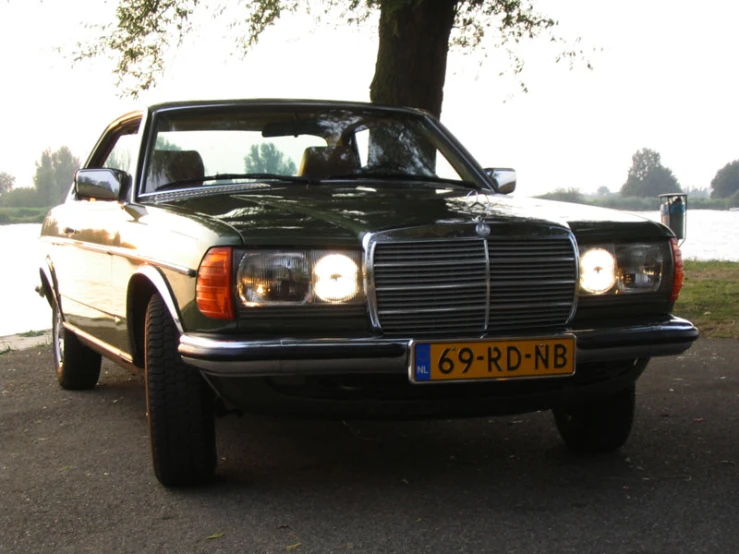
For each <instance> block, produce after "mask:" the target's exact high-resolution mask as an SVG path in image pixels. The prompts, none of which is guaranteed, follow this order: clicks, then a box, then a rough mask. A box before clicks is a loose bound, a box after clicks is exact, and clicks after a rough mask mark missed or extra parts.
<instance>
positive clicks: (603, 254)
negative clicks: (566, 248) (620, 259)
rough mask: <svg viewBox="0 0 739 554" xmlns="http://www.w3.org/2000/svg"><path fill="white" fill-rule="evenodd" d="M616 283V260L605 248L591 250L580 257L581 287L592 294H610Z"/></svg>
mask: <svg viewBox="0 0 739 554" xmlns="http://www.w3.org/2000/svg"><path fill="white" fill-rule="evenodd" d="M615 283H616V260H615V259H614V257H613V254H611V253H610V252H608V251H607V250H605V249H603V248H591V249H590V250H586V251H585V252H584V253H583V254H582V255H581V256H580V287H581V288H582V289H583V290H584V291H585V292H589V293H592V294H602V293H604V292H608V291H609V290H611V288H613V285H614V284H615Z"/></svg>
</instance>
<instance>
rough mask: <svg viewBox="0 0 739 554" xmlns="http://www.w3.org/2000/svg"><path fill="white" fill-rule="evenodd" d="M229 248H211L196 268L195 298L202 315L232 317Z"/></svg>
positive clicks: (229, 318) (221, 317) (222, 317)
mask: <svg viewBox="0 0 739 554" xmlns="http://www.w3.org/2000/svg"><path fill="white" fill-rule="evenodd" d="M232 267H233V266H232V264H231V248H227V247H220V246H219V247H216V248H211V249H210V250H208V252H207V253H206V254H205V257H204V258H203V261H202V262H201V263H200V268H199V269H198V277H197V282H196V285H195V299H196V303H197V306H198V309H199V310H200V312H201V313H202V314H203V315H206V316H208V317H212V318H213V319H227V320H232V319H233V318H234V308H233V300H232V295H231V285H232V284H231V273H232Z"/></svg>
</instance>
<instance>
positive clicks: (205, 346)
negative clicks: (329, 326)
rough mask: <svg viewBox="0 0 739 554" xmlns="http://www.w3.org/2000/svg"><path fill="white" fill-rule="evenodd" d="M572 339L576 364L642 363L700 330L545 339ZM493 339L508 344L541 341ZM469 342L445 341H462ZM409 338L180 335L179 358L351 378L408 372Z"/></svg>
mask: <svg viewBox="0 0 739 554" xmlns="http://www.w3.org/2000/svg"><path fill="white" fill-rule="evenodd" d="M565 335H575V337H576V345H577V353H576V364H583V363H593V362H596V363H597V362H607V361H613V360H625V361H626V360H635V359H640V358H641V359H646V358H652V357H655V356H670V355H674V354H679V353H681V352H684V351H685V350H687V349H688V348H690V345H691V344H692V343H693V341H694V340H695V339H697V338H698V329H697V328H696V327H695V326H693V324H692V323H690V322H689V321H685V320H683V319H679V318H675V317H673V318H669V319H666V320H663V321H655V322H654V323H651V324H638V325H632V326H625V327H618V328H604V329H583V330H572V329H566V330H562V331H561V332H555V333H552V334H551V335H546V336H548V337H557V336H565ZM541 336H545V335H542V333H541V332H538V333H536V334H532V335H529V336H526V335H524V334H518V335H510V336H509V335H495V336H489V337H483V338H489V339H490V340H506V339H511V340H512V339H516V338H531V337H541ZM469 338H470V337H447V340H450V341H453V340H455V339H458V340H460V341H463V340H466V339H469ZM412 340H413V339H411V338H398V339H380V338H371V337H368V338H347V339H336V338H334V339H275V340H239V339H226V338H222V337H221V338H216V337H209V336H208V337H206V336H203V335H188V334H184V335H182V336H181V337H180V346H179V352H180V354H181V356H182V359H183V360H184V361H185V362H187V363H188V364H190V365H192V366H195V367H197V368H199V369H200V370H202V371H203V373H204V374H206V375H214V376H228V377H269V376H288V375H341V374H355V373H371V374H388V373H390V374H404V375H407V373H408V364H409V356H410V345H411V341H412Z"/></svg>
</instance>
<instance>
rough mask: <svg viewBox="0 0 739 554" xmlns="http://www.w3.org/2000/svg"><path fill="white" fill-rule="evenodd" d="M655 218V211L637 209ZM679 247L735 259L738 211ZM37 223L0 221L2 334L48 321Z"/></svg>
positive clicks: (690, 253)
mask: <svg viewBox="0 0 739 554" xmlns="http://www.w3.org/2000/svg"><path fill="white" fill-rule="evenodd" d="M637 214H638V215H641V216H643V217H646V218H648V219H653V220H655V221H659V213H658V212H656V211H655V212H637ZM687 216H688V229H687V234H686V240H685V242H684V243H683V245H682V247H681V249H682V252H683V257H684V258H685V259H690V260H729V261H734V262H739V212H730V211H716V210H690V211H688V214H687ZM40 230H41V225H30V224H29V225H4V226H3V225H0V269H1V270H0V337H2V336H5V335H12V334H15V333H22V332H25V331H29V330H41V329H48V328H50V327H51V308H49V305H48V304H47V303H46V300H44V299H43V298H41V297H40V296H38V295H37V294H36V292H35V291H34V290H33V289H34V287H35V286H36V285H37V284H38V283H39V273H38V268H39V266H40V264H41V262H42V260H43V250H42V248H41V244H40V242H39V240H38V236H39V232H40Z"/></svg>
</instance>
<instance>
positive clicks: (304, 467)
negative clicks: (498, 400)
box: [0, 339, 739, 554]
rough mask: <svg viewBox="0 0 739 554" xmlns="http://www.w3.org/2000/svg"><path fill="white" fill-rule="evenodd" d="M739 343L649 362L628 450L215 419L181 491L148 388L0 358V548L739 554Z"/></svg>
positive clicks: (519, 423)
mask: <svg viewBox="0 0 739 554" xmlns="http://www.w3.org/2000/svg"><path fill="white" fill-rule="evenodd" d="M737 360H739V341H735V340H703V339H701V340H699V341H698V342H697V343H696V345H695V346H694V347H693V348H692V349H691V350H690V351H689V352H688V353H686V354H685V355H683V356H681V357H679V358H668V359H660V360H654V361H653V362H652V364H651V365H650V367H649V368H648V369H647V372H646V373H645V375H644V376H643V378H642V379H641V381H640V384H639V387H638V393H639V397H638V408H637V410H638V412H637V419H636V424H635V429H634V431H633V433H632V436H631V439H630V441H629V443H628V444H627V445H626V446H625V447H624V448H623V449H622V451H621V452H620V453H617V454H614V455H609V456H605V457H597V458H577V457H574V456H572V455H570V454H568V453H567V452H566V451H565V449H564V448H563V446H562V444H561V442H560V440H559V437H558V435H557V432H556V430H555V428H554V425H553V423H552V420H551V416H550V414H548V413H536V414H529V415H525V416H518V417H506V418H495V419H488V418H484V419H475V420H467V421H435V422H413V423H411V422H405V423H351V424H345V423H342V422H303V421H295V420H274V419H262V418H254V417H244V418H241V419H239V418H235V417H232V418H228V419H224V420H221V421H219V423H218V437H219V438H218V440H219V454H220V456H221V458H222V459H221V460H220V462H219V463H220V465H219V471H218V474H219V480H218V482H217V483H216V484H215V485H214V486H212V487H210V488H203V489H181V490H167V489H165V488H163V487H161V486H160V485H159V484H158V483H157V481H156V479H155V478H154V476H153V474H152V471H151V466H150V459H149V448H148V441H147V435H146V422H145V414H144V394H143V388H142V383H141V380H140V378H139V377H136V376H131V375H129V374H128V373H126V372H124V371H123V370H120V369H118V368H116V367H115V366H112V365H110V364H107V363H106V364H105V365H104V374H103V376H102V378H101V383H100V386H98V387H97V388H96V389H95V390H94V391H90V392H84V393H82V392H67V391H62V390H61V389H59V387H58V386H57V384H56V381H55V378H54V375H53V371H52V360H51V352H50V349H49V348H48V347H45V348H35V349H31V350H24V351H16V352H10V353H6V354H3V355H0V552H2V553H11V552H13V553H15V552H19V553H20V552H22V553H27V552H34V553H35V552H54V553H64V552H95V553H107V552H116V553H117V552H132V553H133V552H135V553H141V552H147V553H148V552H176V553H189V552H208V553H218V552H228V553H237V552H238V553H242V552H243V553H251V552H257V553H262V552H272V553H275V552H296V553H307V552H316V553H330V552H342V553H343V552H350V553H354V552H363V553H364V552H378V553H386V552H387V553H390V552H402V553H424V554H429V553H456V552H464V553H468V552H469V553H472V552H495V553H521V554H536V553H542V554H543V553H546V554H556V553H570V552H572V553H577V554H590V553H608V554H611V553H623V554H636V553H649V554H656V553H665V554H666V553H670V554H672V553H691V554H693V553H702V552H705V553H711V554H720V553H732V554H734V553H735V552H737V551H739V424H738V421H739V363H738V362H737Z"/></svg>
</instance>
